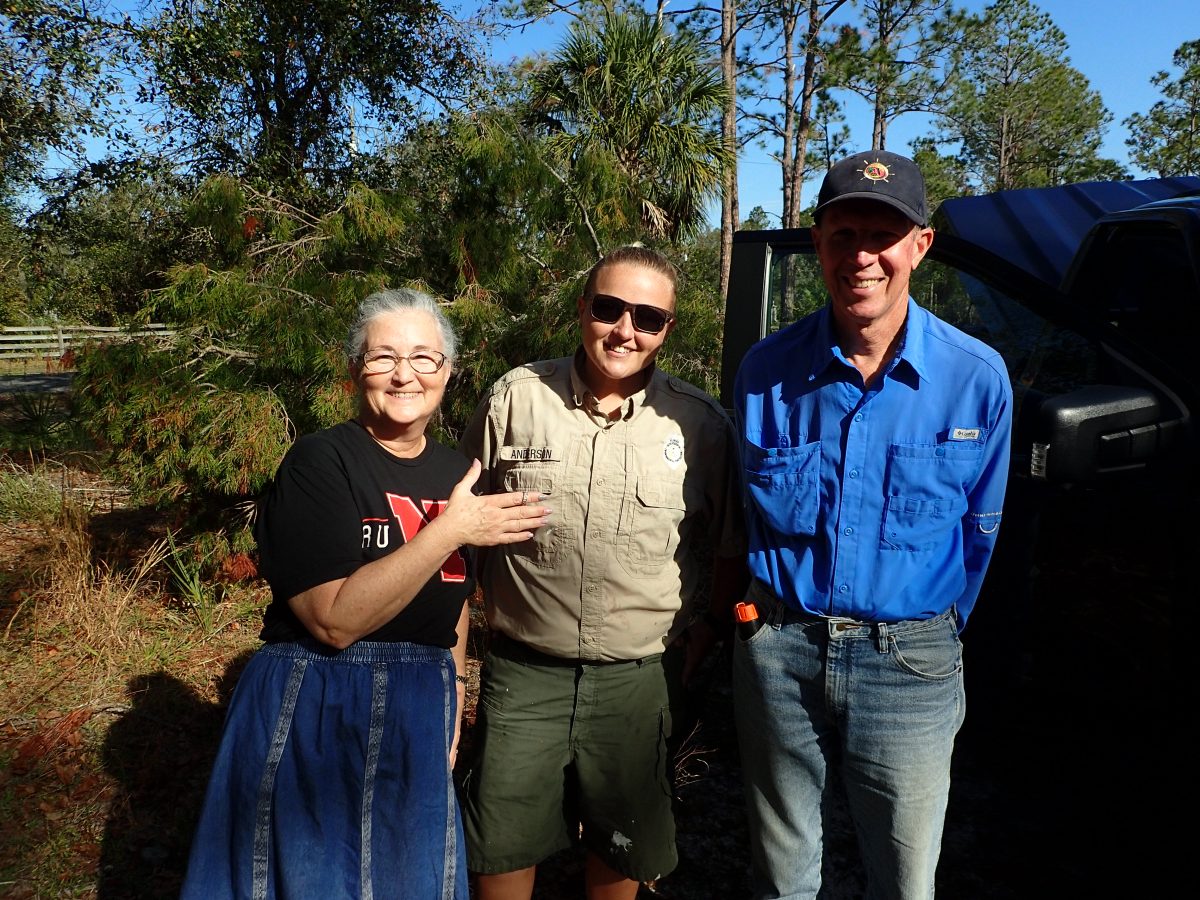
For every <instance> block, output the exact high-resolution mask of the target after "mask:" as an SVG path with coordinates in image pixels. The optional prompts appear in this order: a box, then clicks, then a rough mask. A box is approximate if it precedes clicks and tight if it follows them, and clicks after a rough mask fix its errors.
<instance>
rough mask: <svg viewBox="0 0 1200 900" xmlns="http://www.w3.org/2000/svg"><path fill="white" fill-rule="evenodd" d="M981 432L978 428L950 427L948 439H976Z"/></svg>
mask: <svg viewBox="0 0 1200 900" xmlns="http://www.w3.org/2000/svg"><path fill="white" fill-rule="evenodd" d="M982 433H983V432H982V431H981V430H980V429H978V428H951V429H950V440H952V441H977V440H979V436H980V435H981V434H982Z"/></svg>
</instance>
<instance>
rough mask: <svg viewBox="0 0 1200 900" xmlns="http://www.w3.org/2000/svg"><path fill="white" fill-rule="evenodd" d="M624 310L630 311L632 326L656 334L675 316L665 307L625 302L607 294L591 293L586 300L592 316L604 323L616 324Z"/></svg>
mask: <svg viewBox="0 0 1200 900" xmlns="http://www.w3.org/2000/svg"><path fill="white" fill-rule="evenodd" d="M625 310H629V312H630V316H631V317H632V319H633V327H634V328H636V329H637V330H638V331H643V332H645V333H646V334H658V333H659V332H660V331H662V330H663V329H664V328H666V327H667V326H668V325H670V324H671V323H672V322H674V321H675V317H674V316H673V315H671V313H669V312H667V311H666V310H665V309H659V308H658V307H657V306H648V305H646V304H645V303H627V302H625V301H624V300H622V299H621V298H620V297H613V296H611V295H609V294H593V295H592V296H591V298H590V299H589V300H588V311H589V312H591V314H592V318H593V319H595V320H596V321H597V322H603V323H604V324H605V325H615V324H617V322H619V321H620V319H621V316H623V315H625Z"/></svg>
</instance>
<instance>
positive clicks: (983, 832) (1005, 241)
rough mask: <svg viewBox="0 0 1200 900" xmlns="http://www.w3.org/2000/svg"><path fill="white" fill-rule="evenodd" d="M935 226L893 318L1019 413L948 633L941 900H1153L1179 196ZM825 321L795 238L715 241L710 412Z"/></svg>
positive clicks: (1189, 424)
mask: <svg viewBox="0 0 1200 900" xmlns="http://www.w3.org/2000/svg"><path fill="white" fill-rule="evenodd" d="M933 224H934V227H935V230H936V231H937V235H936V237H935V239H934V242H933V246H932V248H931V250H930V252H929V255H928V257H927V258H926V260H925V261H924V262H923V263H922V265H921V267H920V268H919V269H918V270H917V272H916V273H914V276H913V279H912V283H911V290H912V294H913V297H914V298H915V299H916V300H917V302H918V303H920V304H921V305H923V306H925V307H926V308H928V309H930V310H932V311H933V312H934V313H936V314H937V315H938V316H940V317H941V318H943V319H945V320H946V321H949V322H951V323H952V324H954V325H956V326H957V327H959V328H961V329H962V330H964V331H966V332H968V333H970V334H973V335H975V336H976V337H978V338H980V339H981V340H983V341H984V342H985V343H987V344H990V345H991V346H992V347H994V348H995V349H996V350H998V351H999V352H1000V353H1001V354H1002V355H1003V357H1004V359H1005V361H1006V363H1007V365H1008V370H1009V374H1010V376H1011V378H1012V383H1013V388H1014V401H1015V404H1016V406H1015V416H1014V429H1013V457H1012V459H1013V462H1012V473H1011V477H1010V481H1009V492H1008V498H1007V500H1006V502H1005V517H1004V525H1003V527H1002V528H1001V536H1000V542H999V544H998V546H997V550H996V557H995V559H994V560H993V563H992V567H991V569H990V570H989V573H988V578H987V582H986V583H985V586H984V593H983V595H982V596H981V597H980V600H979V604H978V606H977V607H976V611H975V613H973V614H972V618H971V627H970V628H968V629H967V631H966V633H965V635H964V643H965V647H966V660H967V663H966V664H967V675H968V682H967V683H968V694H969V695H970V696H971V697H972V701H971V703H970V704H969V705H968V706H969V709H970V712H969V714H968V718H967V726H966V729H965V731H964V733H963V736H962V737H963V752H960V753H959V754H958V755H956V761H955V769H956V772H958V773H959V774H958V775H956V779H959V778H960V776H961V775H962V771H961V770H974V772H975V775H976V777H975V779H974V780H972V779H971V778H970V777H968V778H965V779H962V780H961V781H957V780H956V788H955V789H954V790H952V792H951V808H950V813H949V815H948V819H947V831H946V840H945V845H944V848H943V859H942V866H941V868H940V869H939V877H938V893H939V895H946V896H981V897H1030V896H1085V895H1086V896H1171V895H1173V894H1174V893H1175V892H1176V891H1175V888H1174V887H1173V885H1174V884H1175V883H1176V877H1177V875H1178V868H1179V867H1178V863H1177V862H1172V860H1178V859H1180V858H1181V857H1180V855H1179V854H1180V853H1182V852H1185V851H1183V848H1182V846H1181V834H1182V832H1181V831H1180V830H1179V829H1178V826H1176V825H1174V824H1173V823H1174V822H1177V821H1179V820H1180V819H1179V817H1180V816H1182V815H1183V814H1184V809H1185V800H1184V798H1185V797H1188V796H1190V787H1189V788H1187V789H1183V788H1181V787H1179V786H1178V785H1177V782H1176V781H1175V778H1174V776H1175V775H1176V774H1178V773H1179V772H1181V771H1185V770H1186V769H1187V768H1188V767H1189V762H1190V760H1191V759H1192V757H1193V753H1192V752H1191V751H1190V749H1189V750H1187V751H1185V749H1184V746H1185V745H1184V737H1183V732H1184V730H1185V728H1184V726H1185V724H1188V723H1190V721H1191V717H1190V714H1189V712H1188V710H1189V709H1190V702H1191V695H1192V689H1191V679H1190V678H1185V677H1184V675H1183V667H1182V665H1181V662H1182V661H1183V650H1182V648H1183V647H1184V646H1186V643H1185V638H1184V635H1185V634H1186V633H1187V632H1186V623H1187V622H1188V617H1187V616H1185V615H1184V611H1185V610H1188V609H1189V608H1190V606H1191V605H1192V603H1194V602H1195V598H1196V597H1197V596H1200V590H1198V588H1197V582H1198V581H1200V579H1197V578H1196V577H1195V576H1194V575H1193V570H1192V569H1191V567H1190V562H1191V559H1192V558H1193V557H1194V556H1195V554H1196V534H1197V533H1198V532H1200V528H1198V527H1197V525H1196V521H1197V509H1198V508H1200V489H1198V485H1200V431H1198V426H1197V421H1196V415H1197V413H1200V178H1195V177H1192V178H1174V179H1157V180H1149V181H1129V182H1108V183H1090V184H1077V185H1068V186H1064V187H1058V188H1048V189H1040V190H1023V191H1009V192H1001V193H998V194H991V195H986V196H982V197H968V198H960V199H955V200H948V201H946V202H945V203H943V204H942V205H941V207H940V208H939V209H938V210H937V213H936V215H935V216H934V222H933ZM825 302H826V295H825V288H824V285H823V283H822V280H821V273H820V269H819V267H818V265H817V262H816V258H815V255H814V252H813V246H812V239H811V236H810V234H809V232H808V230H807V229H802V230H794V231H786V230H775V231H769V230H767V231H744V232H739V233H738V234H736V235H735V236H734V252H733V259H732V265H731V270H730V286H729V293H728V297H727V304H726V322H725V343H724V349H723V354H724V358H723V365H722V373H721V391H722V399H723V401H724V403H725V405H726V406H727V407H729V406H731V405H732V404H731V400H732V387H733V379H734V376H735V374H736V371H737V366H738V364H739V363H740V361H741V359H742V357H743V356H744V355H745V353H746V351H747V350H748V349H749V347H750V346H751V345H752V344H753V343H754V342H755V341H757V340H759V339H761V338H762V337H764V336H765V335H766V334H768V333H769V332H772V331H774V330H776V329H778V328H781V327H784V326H785V325H787V324H788V323H790V322H792V321H794V320H796V319H798V318H800V317H802V316H804V315H806V314H807V313H808V312H811V311H812V310H814V309H816V308H817V307H818V306H820V305H821V304H823V303H825ZM881 589H882V590H886V585H882V586H881ZM1188 597H1191V598H1192V600H1191V601H1188V600H1187V598H1188ZM1189 748H1190V745H1189ZM960 783H962V784H964V785H965V788H963V789H960V788H958V787H957V785H958V784H960ZM964 791H965V793H964ZM1156 859H1157V860H1161V861H1162V864H1161V865H1160V864H1158V863H1156V862H1154V860H1156ZM947 879H949V880H947Z"/></svg>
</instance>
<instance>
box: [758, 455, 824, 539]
mask: <svg viewBox="0 0 1200 900" xmlns="http://www.w3.org/2000/svg"><path fill="white" fill-rule="evenodd" d="M742 454H743V460H744V467H745V470H746V489H747V492H748V493H749V495H750V500H751V501H752V502H753V503H754V507H755V509H756V510H757V511H758V514H759V515H760V516H761V517H762V519H763V521H764V522H765V523H766V524H767V527H769V528H770V529H771V530H772V531H776V532H778V533H780V534H787V535H812V534H816V533H817V512H818V510H819V509H820V500H821V488H820V473H821V443H820V441H815V442H813V443H810V444H800V445H798V446H795V447H773V448H769V449H764V448H762V447H759V446H758V445H757V444H753V443H751V442H750V441H746V442H745V443H744V446H743V448H742Z"/></svg>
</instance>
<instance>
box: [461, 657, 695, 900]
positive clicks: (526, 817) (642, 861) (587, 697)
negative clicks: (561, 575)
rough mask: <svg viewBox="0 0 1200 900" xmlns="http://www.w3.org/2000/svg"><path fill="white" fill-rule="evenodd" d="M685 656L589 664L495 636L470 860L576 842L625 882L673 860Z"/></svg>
mask: <svg viewBox="0 0 1200 900" xmlns="http://www.w3.org/2000/svg"><path fill="white" fill-rule="evenodd" d="M681 663H682V653H678V652H675V651H673V650H672V651H668V653H667V654H666V659H664V655H663V654H656V655H654V656H648V657H646V658H644V659H640V660H631V661H628V662H617V663H587V662H582V661H579V660H563V659H558V658H556V657H551V656H546V655H545V654H542V653H539V652H537V651H536V650H533V649H532V648H531V647H528V646H526V645H524V644H521V643H519V642H517V641H513V640H511V639H509V638H505V637H503V636H500V635H493V639H492V648H491V652H490V653H489V654H488V657H487V659H486V660H485V661H484V666H483V684H482V689H481V692H480V695H479V707H478V713H477V720H476V742H477V743H476V755H475V758H474V759H473V761H472V764H471V767H470V769H469V770H468V772H467V774H466V777H465V778H464V779H463V791H464V798H463V824H464V827H465V830H466V837H467V864H468V868H470V869H471V871H473V872H477V873H481V874H486V875H491V874H500V873H503V872H512V871H515V870H517V869H524V868H526V867H528V866H532V865H536V864H538V863H540V862H541V861H542V860H544V859H546V858H547V857H548V856H551V855H552V854H554V853H556V852H557V851H559V850H562V849H563V848H565V847H568V846H570V845H571V844H572V843H573V841H574V840H575V839H576V838H578V839H579V840H580V841H582V843H583V845H584V846H585V847H586V848H587V849H588V850H590V851H592V852H593V853H595V854H596V855H597V856H599V857H600V858H601V859H602V860H603V861H604V862H605V863H607V864H608V865H609V866H610V867H611V868H613V869H615V870H616V871H617V872H620V873H621V874H622V875H624V876H625V877H626V878H632V879H635V880H637V881H650V880H652V879H655V878H660V877H662V876H663V875H666V874H667V873H668V872H670V871H671V870H672V869H674V868H675V864H676V863H677V862H678V857H677V855H676V852H675V819H674V816H673V815H672V812H671V799H672V785H671V762H670V759H669V758H668V751H667V739H668V738H669V737H670V735H671V720H672V716H671V709H672V699H673V698H674V697H676V696H677V695H678V694H679V690H678V684H679V665H680V664H681Z"/></svg>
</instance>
